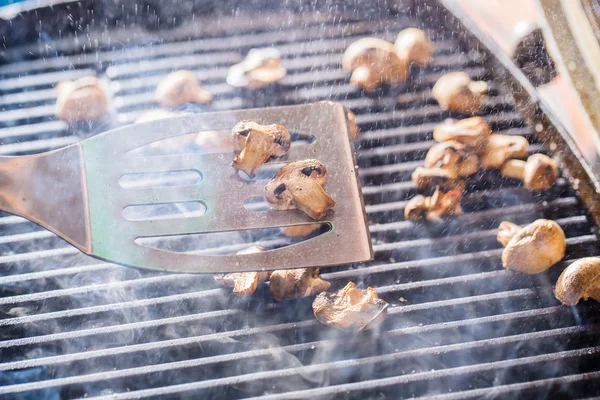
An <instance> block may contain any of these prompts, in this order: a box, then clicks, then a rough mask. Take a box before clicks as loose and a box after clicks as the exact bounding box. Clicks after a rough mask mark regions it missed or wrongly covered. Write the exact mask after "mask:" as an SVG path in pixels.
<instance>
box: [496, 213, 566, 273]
mask: <svg viewBox="0 0 600 400" xmlns="http://www.w3.org/2000/svg"><path fill="white" fill-rule="evenodd" d="M497 238H498V241H499V242H500V243H502V244H503V245H504V243H506V245H505V247H504V250H503V251H502V265H503V266H504V268H507V269H510V270H513V271H518V272H523V273H525V274H537V273H540V272H542V271H545V270H547V269H548V268H550V267H551V266H553V265H554V264H556V263H557V262H559V261H560V260H562V259H563V258H564V256H565V251H566V248H567V241H566V238H565V233H564V232H563V230H562V228H561V227H560V225H558V224H557V223H556V222H554V221H551V220H548V219H538V220H536V221H534V222H532V223H531V224H529V225H527V226H526V227H524V228H522V229H521V228H519V227H518V226H517V225H515V224H511V223H510V222H502V223H501V224H500V228H499V229H498V236H497Z"/></svg>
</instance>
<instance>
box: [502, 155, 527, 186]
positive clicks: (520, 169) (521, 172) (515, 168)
mask: <svg viewBox="0 0 600 400" xmlns="http://www.w3.org/2000/svg"><path fill="white" fill-rule="evenodd" d="M525 165H527V163H526V162H525V161H523V160H508V161H507V162H505V163H504V165H503V166H502V171H501V173H502V175H503V176H506V177H508V178H514V179H518V180H521V181H522V180H523V177H524V176H525Z"/></svg>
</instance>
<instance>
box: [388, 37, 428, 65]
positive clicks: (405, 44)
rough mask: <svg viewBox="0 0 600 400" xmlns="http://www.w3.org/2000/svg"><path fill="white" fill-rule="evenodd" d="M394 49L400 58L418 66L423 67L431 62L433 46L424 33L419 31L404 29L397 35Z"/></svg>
mask: <svg viewBox="0 0 600 400" xmlns="http://www.w3.org/2000/svg"><path fill="white" fill-rule="evenodd" d="M394 47H395V48H396V53H398V55H399V56H400V58H402V59H405V60H409V61H410V62H412V63H414V64H416V65H418V66H421V67H424V66H426V65H427V64H429V62H430V61H431V54H432V53H433V45H432V44H431V41H430V40H429V38H428V37H427V35H426V34H425V32H423V31H422V30H420V29H417V28H406V29H404V30H403V31H402V32H400V33H399V34H398V37H397V38H396V41H395V42H394Z"/></svg>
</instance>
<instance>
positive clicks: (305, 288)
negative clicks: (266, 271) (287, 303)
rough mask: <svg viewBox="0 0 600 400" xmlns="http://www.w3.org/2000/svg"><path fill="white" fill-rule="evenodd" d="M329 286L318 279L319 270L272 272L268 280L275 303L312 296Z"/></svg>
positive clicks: (300, 269) (302, 269)
mask: <svg viewBox="0 0 600 400" xmlns="http://www.w3.org/2000/svg"><path fill="white" fill-rule="evenodd" d="M330 285H331V284H330V283H329V282H327V281H324V280H323V279H321V278H319V268H298V269H283V270H279V271H273V272H272V273H271V277H270V278H269V289H270V290H271V294H272V295H273V298H274V299H275V300H277V301H284V300H294V299H301V298H303V297H309V296H314V295H315V294H318V293H321V292H323V291H325V290H327V289H329V286H330Z"/></svg>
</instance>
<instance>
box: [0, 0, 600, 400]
mask: <svg viewBox="0 0 600 400" xmlns="http://www.w3.org/2000/svg"><path fill="white" fill-rule="evenodd" d="M118 3H119V2H116V1H109V0H107V1H104V2H98V1H96V2H93V1H78V2H73V1H66V2H55V4H54V5H53V6H44V5H40V4H38V5H36V6H35V7H33V8H27V6H24V7H21V8H17V9H15V8H12V9H9V11H5V15H4V17H5V18H6V19H7V20H6V21H4V22H2V24H0V29H1V30H2V35H3V36H2V37H3V39H2V40H3V41H4V42H5V47H4V48H3V49H2V51H1V56H2V60H3V63H2V65H0V92H1V95H0V105H1V111H0V154H3V155H19V154H31V153H36V152H41V151H45V150H49V149H54V148H58V147H61V146H65V145H68V144H72V143H75V142H77V141H80V140H82V139H83V138H85V137H87V136H89V135H93V134H95V133H98V132H102V131H104V130H107V129H109V128H111V127H114V126H120V125H123V124H128V123H131V122H133V121H134V120H135V118H136V117H137V116H138V115H140V113H141V112H142V111H144V110H147V109H150V108H155V107H157V105H156V104H155V103H154V100H153V91H154V88H155V87H156V84H157V83H158V81H159V80H160V79H161V77H163V76H164V75H166V74H167V73H168V72H171V71H172V70H174V69H181V68H185V69H190V70H193V71H195V72H197V74H198V76H199V77H200V78H201V79H202V80H203V81H204V82H205V84H206V86H207V88H208V89H209V90H211V91H212V92H213V93H215V101H214V102H213V104H212V105H210V106H208V107H206V108H205V109H199V108H194V109H189V111H193V112H203V111H205V110H209V109H210V110H227V109H236V108H250V107H255V106H257V105H259V106H264V105H283V104H301V103H308V102H315V101H322V100H333V101H338V102H341V103H343V104H344V105H346V106H347V107H348V108H350V109H351V110H352V111H354V113H356V115H357V123H358V125H359V127H360V130H361V134H360V136H359V137H358V139H357V141H356V147H357V157H358V163H359V166H360V177H361V180H362V184H363V195H364V200H365V204H366V210H367V215H368V220H369V224H370V231H371V236H372V240H373V250H374V253H375V259H374V260H373V261H372V262H368V263H364V264H361V265H344V266H339V267H331V268H326V269H323V270H322V271H321V276H322V277H323V278H324V279H326V280H328V281H330V282H332V286H333V287H334V288H335V289H337V288H341V287H343V286H344V285H345V284H346V283H347V282H348V281H353V282H355V283H357V284H358V285H359V286H361V287H366V286H372V287H374V288H376V290H377V292H378V293H379V295H380V297H381V298H383V299H384V300H386V301H387V302H389V303H390V307H389V310H388V316H387V319H386V320H385V322H384V323H383V325H382V326H381V327H380V328H379V329H377V330H374V331H366V332H360V333H356V334H350V333H344V332H340V331H334V330H332V329H329V328H327V327H325V326H323V325H320V324H319V323H318V322H317V321H316V320H315V319H314V317H313V315H312V309H311V302H312V299H303V300H299V301H291V302H282V303H277V302H275V301H274V300H273V299H272V297H271V295H270V294H269V292H268V290H266V289H265V288H264V287H261V288H259V290H258V291H257V292H256V293H255V294H254V295H253V296H251V297H249V298H240V297H235V296H234V295H233V294H232V293H230V291H229V290H226V289H222V288H219V287H218V286H217V285H216V284H215V283H214V281H213V279H212V277H210V276H206V275H175V274H173V275H169V274H160V273H155V272H148V271H140V270H134V269H129V268H124V267H121V266H117V265H112V264H107V263H99V262H98V261H97V260H94V259H92V258H89V257H87V256H84V255H82V254H80V253H79V251H78V250H77V249H75V248H73V247H71V246H69V245H68V244H67V243H66V242H64V241H62V240H61V239H59V238H57V237H56V236H55V235H54V234H52V233H50V232H48V231H45V230H43V229H42V228H40V227H39V226H37V225H35V224H33V223H31V222H28V221H27V220H24V219H22V218H19V217H15V216H11V215H8V214H3V215H0V270H1V271H2V274H1V276H0V317H1V319H0V338H1V341H0V355H1V357H0V385H1V386H0V398H31V399H34V398H35V399H39V398H42V399H59V398H94V397H95V398H107V399H130V398H140V397H144V398H145V397H149V398H163V399H171V398H224V397H231V398H249V397H258V398H262V399H268V398H310V397H319V398H331V397H334V398H408V397H429V398H440V399H466V398H481V397H486V398H521V397H527V398H529V397H531V398H549V397H552V398H566V397H569V398H585V397H589V396H593V395H596V394H597V393H599V390H600V369H599V367H598V365H599V364H598V360H599V355H600V340H599V339H598V338H600V336H599V335H598V331H599V326H598V321H597V320H598V318H597V315H598V305H597V303H595V302H594V301H589V302H585V303H582V304H580V305H578V306H577V307H571V308H570V307H564V306H561V305H560V304H559V303H558V302H557V301H556V299H555V298H554V296H553V294H552V288H553V285H554V283H555V282H556V279H557V277H558V275H559V274H560V272H561V271H562V269H563V268H564V267H565V266H566V265H568V264H569V263H570V262H572V261H573V260H576V259H578V258H581V257H586V256H594V255H600V246H599V243H598V230H597V227H598V226H599V224H600V213H599V211H598V207H599V206H600V203H599V202H598V201H597V200H596V197H595V196H596V190H597V187H598V186H597V183H596V180H595V177H594V176H593V175H592V174H591V173H589V170H590V169H589V168H588V167H587V166H586V164H585V163H583V161H582V159H581V157H579V153H578V152H577V150H576V148H575V146H574V144H573V143H572V141H571V140H570V139H569V136H568V135H567V134H566V133H565V132H564V130H563V129H562V128H561V127H560V125H559V124H558V123H557V121H556V118H555V117H554V116H553V115H552V114H551V113H550V112H548V110H547V109H545V107H544V105H543V104H540V102H539V101H538V100H537V95H536V92H535V89H534V87H533V86H532V85H531V84H530V83H529V81H528V80H527V79H526V78H525V76H524V75H523V74H522V73H521V71H520V70H518V69H517V68H516V67H515V66H514V64H512V63H511V62H510V60H508V59H507V58H506V56H504V55H502V54H501V52H500V51H498V49H497V48H496V47H495V45H494V43H493V42H491V41H489V39H488V38H486V37H485V36H484V35H483V34H481V32H479V31H478V30H477V28H476V27H475V26H474V25H471V24H469V22H468V20H467V19H466V18H465V17H464V15H462V14H461V13H460V11H459V10H452V12H450V10H449V9H448V8H446V7H447V6H445V5H444V4H445V3H444V2H443V1H441V2H437V1H433V0H430V1H416V2H413V1H410V2H404V3H403V4H397V3H396V2H389V4H388V3H386V2H383V3H382V4H380V5H375V4H372V3H371V2H361V3H359V4H354V3H352V4H350V3H351V2H333V1H327V2H304V3H301V2H294V4H293V5H291V4H286V5H280V4H279V3H278V2H275V3H274V4H272V3H269V2H260V1H253V2H249V4H246V3H245V4H243V5H242V4H237V3H236V2H232V1H226V2H223V3H222V4H221V3H219V4H216V3H218V2H214V3H213V2H204V1H184V2H165V3H166V4H165V3H160V4H161V5H159V2H158V1H156V2H154V1H146V2H141V3H140V2H136V4H137V5H133V4H129V2H127V4H126V5H125V4H118ZM123 3H125V2H123ZM142 3H143V4H142ZM367 3H368V4H367ZM15 7H17V6H15ZM10 10H13V11H12V12H13V13H14V15H8V14H7V13H9V12H10ZM15 10H16V11H15ZM257 10H260V12H258V13H257ZM409 26H416V27H421V28H423V29H425V30H426V31H427V32H428V33H429V34H430V36H431V37H432V39H433V40H434V61H433V63H432V65H431V66H429V67H425V68H415V69H413V71H412V76H411V78H410V80H409V82H408V83H407V84H406V85H405V86H402V87H398V88H387V89H386V90H381V91H379V92H378V93H376V94H375V95H372V96H366V95H365V94H364V93H361V92H360V91H359V90H357V89H356V88H355V87H352V86H351V85H350V84H349V82H348V76H347V75H346V74H345V73H344V72H342V71H341V66H340V61H341V55H342V52H343V50H344V49H345V47H346V46H347V45H348V44H349V43H351V42H352V41H354V40H356V39H358V38H361V37H366V36H376V37H380V38H384V39H387V40H393V39H394V38H395V36H396V35H397V33H398V32H399V31H400V30H401V29H403V28H405V27H409ZM268 46H275V47H277V48H278V49H279V50H280V52H281V54H282V58H283V63H284V65H285V67H286V68H287V70H288V76H287V77H286V78H285V79H284V80H283V81H282V82H281V85H280V86H279V88H278V89H276V90H271V91H263V92H259V93H258V94H254V95H248V94H247V93H243V92H238V91H236V90H235V89H233V88H232V87H230V86H228V85H226V83H225V78H226V74H227V69H228V67H229V66H230V65H232V64H235V63H238V62H239V61H241V59H242V58H243V55H244V54H246V53H247V52H248V51H249V50H250V49H251V48H255V47H268ZM455 70H456V71H465V72H467V73H468V74H469V75H470V76H471V77H472V78H478V79H483V80H486V81H487V82H488V83H489V85H490V87H491V90H492V91H491V96H490V98H489V101H488V102H487V104H486V105H485V107H484V110H483V115H484V117H485V118H486V120H487V121H488V122H489V123H490V124H491V126H492V129H493V130H494V131H495V132H499V133H505V134H510V135H523V136H525V137H526V138H527V139H528V140H529V141H530V143H531V151H532V152H543V153H547V154H551V155H553V156H554V157H555V158H556V159H557V160H559V161H560V162H561V166H562V169H561V177H560V178H559V180H558V182H557V184H555V185H554V187H552V188H551V189H550V190H548V191H545V192H542V193H532V192H530V191H528V190H526V189H524V188H522V187H521V186H520V185H519V183H518V182H516V181H513V180H509V179H504V178H501V177H500V175H499V174H497V173H494V172H485V173H479V174H477V175H476V176H474V177H472V178H470V179H469V180H468V182H467V183H468V191H467V194H466V195H465V198H464V200H463V208H464V210H465V214H464V215H461V216H458V217H455V218H452V219H449V220H448V221H447V222H445V223H438V224H436V223H433V224H431V223H430V224H415V223H412V222H408V221H405V220H404V217H403V209H404V206H405V204H406V202H407V200H408V199H409V198H410V197H412V196H413V195H414V194H416V189H415V186H414V184H413V183H412V182H411V181H410V174H411V172H412V171H413V170H414V169H415V168H416V167H417V166H420V165H421V164H422V160H423V158H424V157H425V154H426V152H427V150H428V148H429V147H430V146H431V145H432V143H433V139H432V129H433V127H434V126H435V124H437V123H439V122H440V121H442V120H444V119H445V118H447V117H459V116H458V115H454V114H452V113H449V112H446V111H442V110H441V109H440V107H439V106H438V105H437V103H436V102H435V101H434V100H433V99H432V98H431V95H430V89H431V87H432V86H433V84H434V83H435V81H436V80H437V79H438V78H439V77H440V76H441V75H443V74H444V73H446V72H448V71H455ZM86 75H96V76H99V77H101V78H103V79H105V80H106V81H107V82H108V84H109V86H110V88H111V95H112V96H113V99H112V104H113V110H112V111H111V114H110V115H109V116H108V117H107V118H105V119H103V120H102V121H99V122H97V123H93V124H85V125H82V126H77V127H69V126H67V125H66V124H65V123H63V122H61V121H57V120H55V119H54V118H53V107H54V102H55V93H54V91H53V86H54V85H55V84H56V83H57V82H58V81H59V80H62V79H73V78H76V77H80V76H86ZM537 218H549V219H554V220H556V221H557V222H558V223H559V224H560V225H561V227H562V228H563V229H564V231H565V233H566V236H567V256H566V259H565V260H564V261H563V262H561V263H560V264H559V265H558V266H555V267H553V268H551V269H550V270H548V271H546V272H545V273H542V274H539V275H534V276H527V275H522V274H518V273H514V272H511V271H507V270H504V269H503V268H502V266H501V262H500V254H501V246H500V244H499V243H497V242H496V239H495V235H496V228H497V226H498V224H499V223H500V221H502V220H504V219H509V220H511V221H513V222H515V223H519V224H525V223H529V222H532V221H533V220H535V219H537ZM188 242H189V241H188ZM249 243H254V244H260V245H262V246H264V247H266V248H273V247H276V246H280V245H282V242H281V240H280V239H277V238H276V237H275V236H272V235H270V233H269V232H265V233H263V234H262V235H250V234H245V235H238V236H236V237H235V240H229V239H227V238H223V239H218V240H214V241H211V243H210V245H211V246H212V247H211V248H204V249H201V250H202V251H209V250H210V251H217V252H218V251H223V252H226V251H227V252H232V251H237V250H240V249H243V248H245V247H248V246H249ZM187 245H189V243H187V244H186V246H187ZM340 251H343V249H340ZM299 256H301V255H299Z"/></svg>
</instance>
